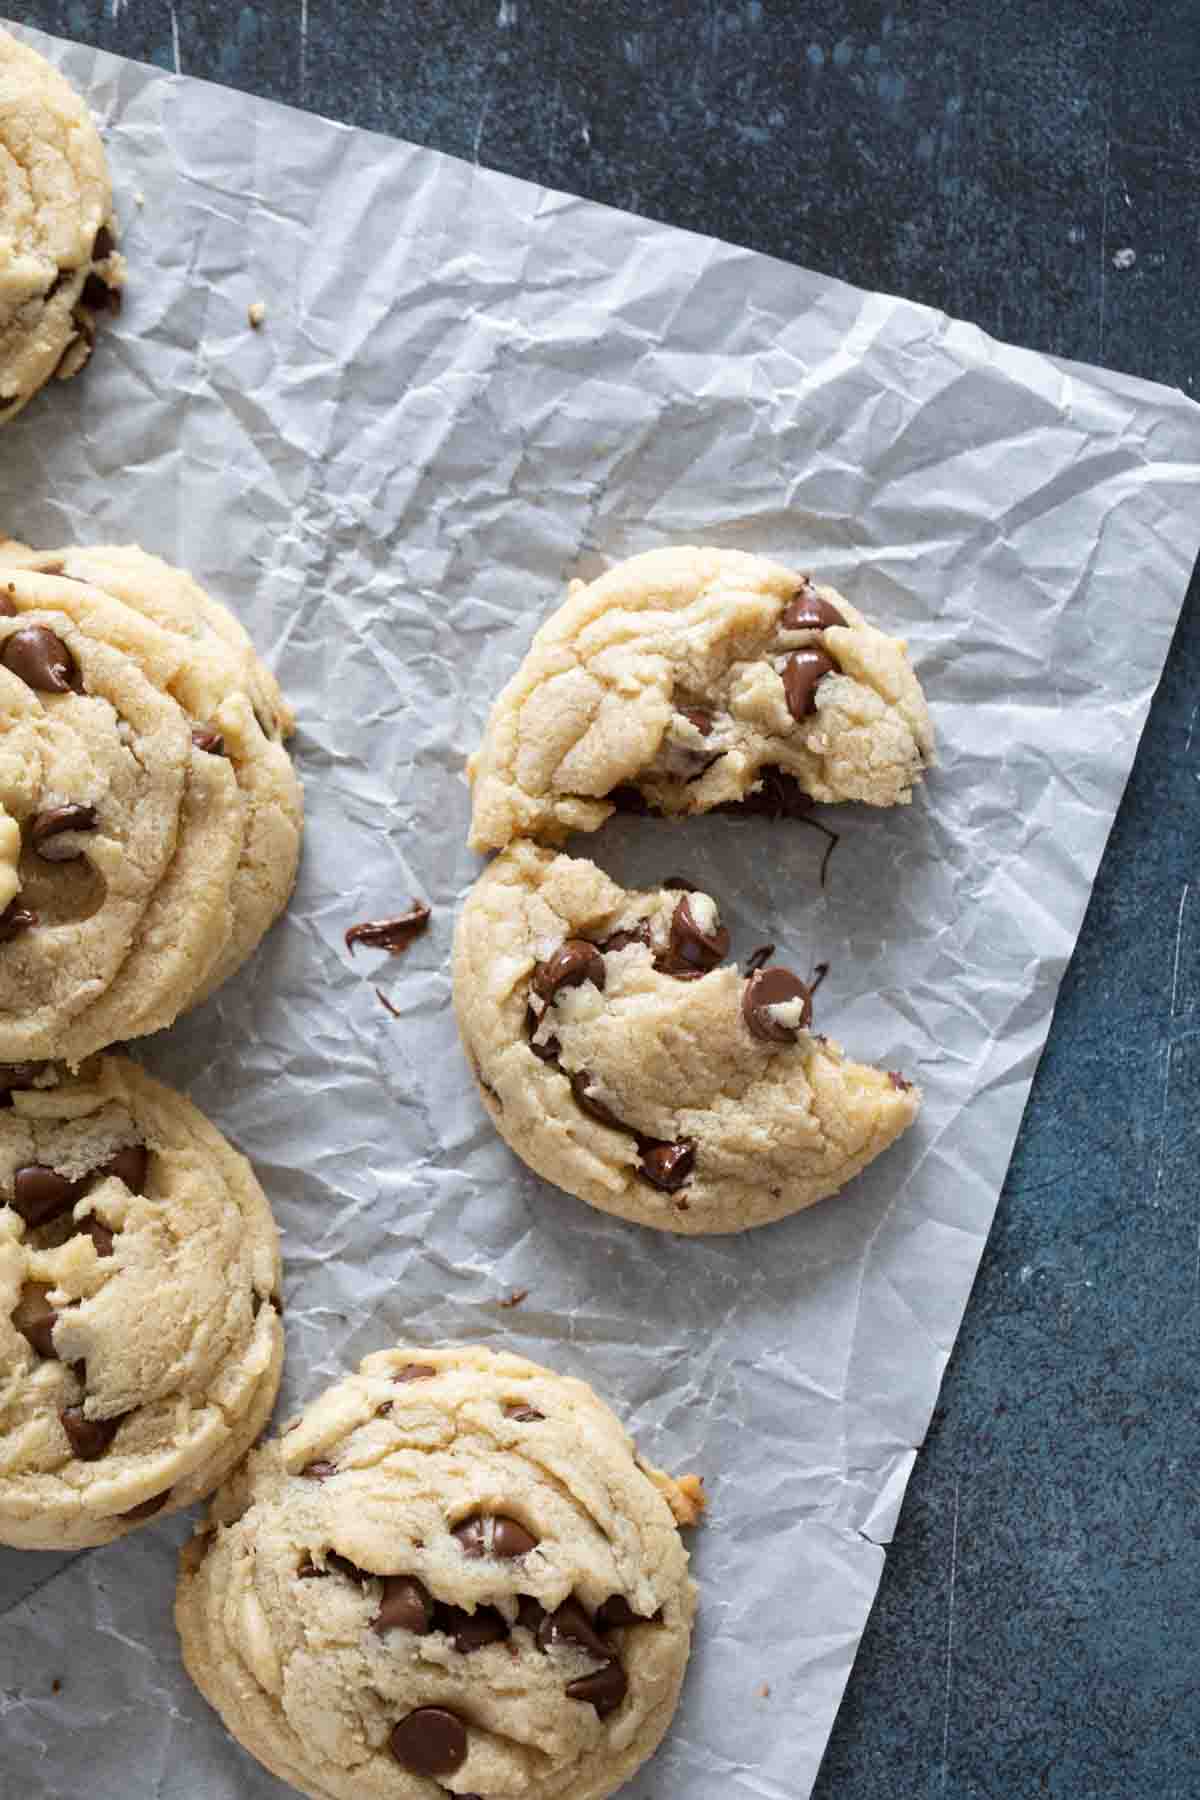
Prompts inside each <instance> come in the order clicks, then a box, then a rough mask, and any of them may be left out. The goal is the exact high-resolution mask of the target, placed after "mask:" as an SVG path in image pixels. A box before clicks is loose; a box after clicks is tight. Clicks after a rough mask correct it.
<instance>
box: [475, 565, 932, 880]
mask: <svg viewBox="0 0 1200 1800" xmlns="http://www.w3.org/2000/svg"><path fill="white" fill-rule="evenodd" d="M932 763H933V728H932V725H931V723H930V719H929V712H928V708H927V707H926V704H925V697H924V695H923V694H922V692H921V688H920V684H919V683H918V681H917V678H916V676H915V674H914V673H913V669H912V664H911V663H910V661H909V657H908V650H907V647H906V645H905V644H904V642H903V640H902V639H900V638H893V637H888V636H887V635H886V634H885V633H884V632H882V631H877V630H876V629H875V627H874V626H872V625H869V624H868V623H867V621H866V619H864V618H863V616H862V614H861V613H860V612H858V611H857V609H856V608H855V607H853V606H851V604H850V602H849V601H848V600H846V599H844V598H843V596H842V595H840V594H839V593H837V592H836V590H835V589H833V588H830V587H822V586H818V585H816V584H815V583H813V582H812V581H811V580H810V579H809V578H808V577H807V576H804V575H798V574H796V573H795V572H794V571H792V570H790V569H785V568H783V567H782V566H781V565H780V564H778V563H773V562H768V561H767V560H766V559H765V558H763V557H758V556H749V555H746V554H745V553H743V552H742V551H737V550H716V549H697V548H690V547H682V548H677V549H670V550H652V551H650V552H648V553H647V554H645V555H643V556H635V557H633V558H631V559H630V560H629V561H628V562H624V563H620V564H619V565H618V566H617V567H616V568H614V569H611V570H609V572H608V573H607V574H606V575H603V576H601V577H600V578H599V580H597V581H593V582H590V583H584V582H581V581H576V582H572V583H571V586H570V589H569V591H568V597H567V600H566V603H565V604H564V605H563V606H562V607H560V608H559V610H558V611H557V612H556V613H555V614H554V615H553V616H552V617H551V618H550V619H549V620H547V622H546V624H545V625H543V626H542V628H541V630H540V631H539V632H538V633H537V635H536V637H535V638H534V641H533V644H532V646H531V648H530V651H529V654H528V655H527V656H526V658H525V660H524V662H523V663H522V664H521V667H520V668H519V669H518V671H517V673H516V674H515V675H514V677H513V679H512V680H511V681H510V682H509V683H508V685H507V687H506V688H505V689H504V691H503V692H502V693H501V695H500V697H499V699H498V700H497V701H496V704H495V706H494V707H493V708H492V714H491V717H490V719H489V721H488V726H487V730H486V732H485V734H484V739H483V743H482V745H481V746H480V748H479V750H478V751H477V752H476V754H475V755H474V756H473V757H472V758H471V761H470V764H469V767H468V773H469V775H470V779H471V783H472V786H473V789H474V802H473V813H472V819H471V834H470V842H471V847H472V848H473V849H475V850H499V849H503V848H504V847H505V846H506V845H507V844H509V843H511V842H512V841H513V840H514V839H517V838H537V839H540V840H542V841H549V842H552V843H559V842H561V841H562V840H563V839H564V838H566V837H567V836H568V835H569V834H570V833H571V832H573V831H595V830H597V829H598V828H599V827H600V826H601V825H602V824H603V823H604V821H605V820H606V819H607V818H608V817H609V816H610V815H611V814H612V813H613V812H614V811H615V810H617V809H618V808H619V807H622V806H628V805H631V804H632V805H633V806H634V807H635V808H643V809H645V810H648V811H652V812H656V813H661V814H663V815H665V816H669V817H686V816H689V815H693V814H697V813H705V812H711V811H713V810H714V809H716V808H718V807H730V806H741V805H745V806H747V807H749V808H751V809H754V810H763V808H764V802H766V801H770V802H771V804H770V806H769V807H768V808H767V809H768V810H773V811H775V812H778V813H784V814H787V813H789V812H792V813H794V812H796V811H802V810H804V809H805V808H806V807H808V806H810V805H813V804H815V803H828V802H835V801H860V802H863V803H865V804H867V805H870V806H900V805H906V804H907V803H908V802H909V801H910V800H911V799H912V793H913V788H914V785H915V784H916V783H917V782H918V781H919V780H920V779H921V776H922V773H923V771H924V770H925V769H927V768H928V767H930V766H931V765H932ZM772 796H774V799H773V800H772V798H771V797H772Z"/></svg>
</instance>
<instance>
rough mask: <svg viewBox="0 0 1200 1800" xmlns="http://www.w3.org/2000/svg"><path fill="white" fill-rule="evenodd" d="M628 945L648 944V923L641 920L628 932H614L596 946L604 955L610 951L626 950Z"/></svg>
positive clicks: (646, 920) (645, 920)
mask: <svg viewBox="0 0 1200 1800" xmlns="http://www.w3.org/2000/svg"><path fill="white" fill-rule="evenodd" d="M630 944H645V945H647V946H649V944H650V921H649V920H648V919H641V920H639V922H638V923H637V924H636V925H634V926H633V927H632V929H631V930H629V931H614V932H613V934H612V936H611V937H606V938H605V940H604V942H603V943H602V944H600V945H598V946H597V948H598V949H600V950H602V951H604V952H605V953H606V954H607V952H608V951H610V950H628V948H629V946H630Z"/></svg>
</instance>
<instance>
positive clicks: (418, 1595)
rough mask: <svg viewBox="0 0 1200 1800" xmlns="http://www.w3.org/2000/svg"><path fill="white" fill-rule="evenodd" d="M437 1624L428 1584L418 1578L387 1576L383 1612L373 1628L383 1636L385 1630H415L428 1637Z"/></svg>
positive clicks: (372, 1624)
mask: <svg viewBox="0 0 1200 1800" xmlns="http://www.w3.org/2000/svg"><path fill="white" fill-rule="evenodd" d="M432 1624H433V1600H432V1598H431V1596H430V1593H429V1589H428V1588H427V1587H426V1586H425V1584H424V1582H421V1581H418V1580H417V1578H416V1576H415V1575H385V1576H384V1578H383V1597H382V1599H381V1600H380V1602H379V1611H378V1612H377V1613H376V1614H375V1617H374V1618H373V1619H372V1621H371V1629H372V1630H373V1631H377V1632H379V1633H380V1634H381V1635H382V1634H383V1632H385V1631H412V1632H415V1633H416V1635H417V1637H424V1636H425V1634H426V1632H427V1631H428V1630H429V1629H430V1627H431V1625H432Z"/></svg>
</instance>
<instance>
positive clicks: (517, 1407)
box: [504, 1400, 546, 1425]
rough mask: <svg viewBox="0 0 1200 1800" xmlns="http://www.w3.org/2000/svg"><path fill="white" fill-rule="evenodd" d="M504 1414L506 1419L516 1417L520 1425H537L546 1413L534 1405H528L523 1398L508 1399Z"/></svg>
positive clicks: (505, 1403)
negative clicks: (539, 1410)
mask: <svg viewBox="0 0 1200 1800" xmlns="http://www.w3.org/2000/svg"><path fill="white" fill-rule="evenodd" d="M504 1416H505V1418H506V1419H515V1420H516V1421H517V1424H518V1425H536V1424H538V1423H539V1422H540V1421H541V1420H542V1419H544V1418H545V1416H546V1415H545V1413H540V1412H538V1410H537V1408H536V1407H534V1406H526V1405H525V1402H524V1401H523V1400H506V1401H505V1402H504Z"/></svg>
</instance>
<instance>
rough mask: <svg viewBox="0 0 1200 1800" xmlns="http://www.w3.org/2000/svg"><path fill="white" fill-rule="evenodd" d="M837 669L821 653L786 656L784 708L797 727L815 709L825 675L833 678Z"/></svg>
mask: <svg viewBox="0 0 1200 1800" xmlns="http://www.w3.org/2000/svg"><path fill="white" fill-rule="evenodd" d="M837 672H838V666H837V664H836V663H835V662H834V660H833V658H832V656H827V655H826V654H825V652H824V650H817V649H815V648H809V649H807V650H797V651H796V653H795V655H794V656H789V657H788V660H787V664H786V666H785V668H784V671H783V693H784V698H785V699H786V701H787V709H788V711H789V712H790V713H791V715H792V717H793V719H795V721H796V723H797V724H799V723H800V722H801V720H803V719H807V718H808V717H809V716H810V714H812V713H815V712H816V710H817V687H818V684H819V683H820V682H822V681H824V679H825V677H826V675H835V674H837Z"/></svg>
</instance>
